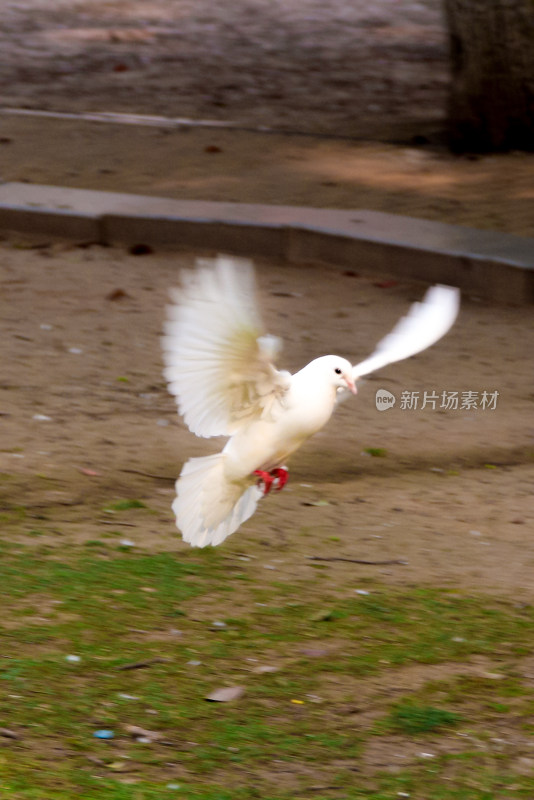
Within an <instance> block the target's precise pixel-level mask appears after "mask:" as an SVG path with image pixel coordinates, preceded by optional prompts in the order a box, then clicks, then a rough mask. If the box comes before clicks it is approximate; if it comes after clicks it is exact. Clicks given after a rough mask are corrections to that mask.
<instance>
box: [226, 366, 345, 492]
mask: <svg viewBox="0 0 534 800" xmlns="http://www.w3.org/2000/svg"><path fill="white" fill-rule="evenodd" d="M332 358H334V356H332ZM319 361H322V359H316V361H312V362H311V364H308V366H307V367H305V368H304V369H302V370H300V372H297V373H295V375H292V376H291V379H290V384H289V389H288V391H287V394H286V395H285V397H284V399H283V401H281V402H280V403H279V404H278V407H276V408H274V409H273V410H272V412H271V413H270V414H268V415H266V417H265V418H261V419H259V420H256V421H255V422H252V423H251V424H249V425H247V426H246V427H244V428H241V429H240V430H239V431H238V432H237V433H235V434H234V435H233V436H232V438H231V439H229V441H228V443H227V444H226V447H225V448H224V450H223V453H224V455H225V457H226V465H225V471H226V474H227V476H228V479H229V480H242V479H243V478H247V477H250V475H252V473H253V472H254V470H256V469H260V470H265V471H266V472H269V471H270V470H272V469H274V468H275V467H279V466H281V465H282V464H284V463H285V461H286V460H287V458H288V457H289V456H290V455H291V453H294V452H295V450H298V448H299V447H300V446H301V444H303V442H305V441H306V439H309V438H310V436H313V434H314V433H317V431H320V430H321V428H322V427H324V425H326V423H327V422H328V420H329V419H330V417H331V416H332V412H333V410H334V407H335V404H336V397H337V388H336V387H335V386H333V385H330V384H326V383H323V384H318V383H317V374H318V372H319V371H320V365H319V364H317V363H316V362H319ZM349 366H350V365H349ZM316 368H317V369H316Z"/></svg>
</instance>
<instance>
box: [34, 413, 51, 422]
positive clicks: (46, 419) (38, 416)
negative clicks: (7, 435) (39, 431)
mask: <svg viewBox="0 0 534 800" xmlns="http://www.w3.org/2000/svg"><path fill="white" fill-rule="evenodd" d="M33 419H36V420H39V422H51V421H52V417H47V416H46V414H34V415H33Z"/></svg>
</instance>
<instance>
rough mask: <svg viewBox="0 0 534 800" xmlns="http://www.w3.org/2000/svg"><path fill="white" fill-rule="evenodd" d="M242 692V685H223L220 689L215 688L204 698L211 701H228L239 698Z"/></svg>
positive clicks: (243, 690)
mask: <svg viewBox="0 0 534 800" xmlns="http://www.w3.org/2000/svg"><path fill="white" fill-rule="evenodd" d="M244 693H245V689H244V688H243V686H224V687H223V688H222V689H215V691H213V692H211V693H210V694H208V695H206V697H205V698H204V699H205V700H210V701H211V702H212V703H230V702H231V701H232V700H239V698H240V697H242V696H243V694H244Z"/></svg>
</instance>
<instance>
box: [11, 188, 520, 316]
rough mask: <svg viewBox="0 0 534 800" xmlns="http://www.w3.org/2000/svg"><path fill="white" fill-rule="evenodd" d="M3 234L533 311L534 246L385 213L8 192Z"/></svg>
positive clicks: (53, 191) (60, 190)
mask: <svg viewBox="0 0 534 800" xmlns="http://www.w3.org/2000/svg"><path fill="white" fill-rule="evenodd" d="M0 229H4V230H14V231H19V232H27V233H38V234H42V235H49V236H62V237H68V238H75V239H82V240H89V241H96V242H101V243H103V244H119V243H121V244H135V243H145V244H153V245H158V244H159V245H172V246H175V247H181V248H182V247H183V248H202V249H214V250H220V251H224V252H229V253H236V254H243V255H245V254H246V255H251V256H253V255H262V256H267V257H271V258H280V259H285V260H286V261H288V262H290V263H293V264H299V263H301V264H302V263H306V262H310V261H314V262H317V261H319V262H323V263H326V264H331V265H337V266H340V267H343V268H350V269H355V270H358V269H364V270H365V271H371V272H373V271H376V272H378V273H380V272H387V273H388V274H390V275H391V274H393V275H398V276H399V277H404V278H415V279H419V280H424V281H428V282H429V283H436V282H438V283H447V284H452V285H455V286H459V287H460V288H461V289H463V290H464V291H466V292H469V293H471V294H475V295H477V296H479V297H481V298H484V299H487V300H493V301H497V302H501V303H515V304H523V303H532V302H534V240H532V239H529V238H526V237H520V236H512V235H509V234H504V233H494V232H490V231H481V230H475V229H471V228H463V227H459V226H455V225H445V224H443V223H439V222H431V221H428V220H421V219H413V218H410V217H401V216H396V215H393V214H383V213H381V212H377V211H365V210H354V211H352V210H349V211H346V210H336V209H317V208H304V207H295V206H270V205H251V204H244V203H212V202H204V201H189V200H173V199H166V198H158V197H145V196H142V195H131V194H120V193H114V192H97V191H90V190H85V189H65V188H61V187H57V186H43V185H35V184H26V183H4V184H1V185H0Z"/></svg>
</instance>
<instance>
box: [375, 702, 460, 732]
mask: <svg viewBox="0 0 534 800" xmlns="http://www.w3.org/2000/svg"><path fill="white" fill-rule="evenodd" d="M461 720H462V717H461V716H460V714H456V713H455V712H453V711H446V710H445V709H442V708H436V707H435V706H420V705H415V704H413V703H406V702H404V703H399V704H398V705H396V706H395V707H394V708H393V709H392V710H391V712H390V713H389V714H388V716H387V717H386V719H385V720H383V730H393V731H397V732H399V733H405V734H407V735H409V736H417V735H419V734H423V733H429V732H431V731H432V732H434V731H437V730H439V729H440V728H446V727H450V726H454V725H458V723H459V722H461Z"/></svg>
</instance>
